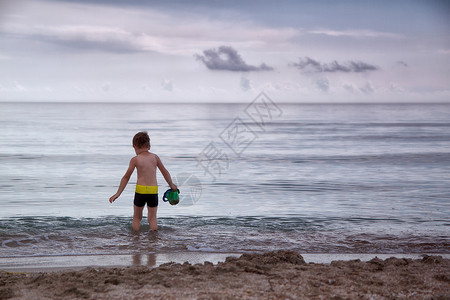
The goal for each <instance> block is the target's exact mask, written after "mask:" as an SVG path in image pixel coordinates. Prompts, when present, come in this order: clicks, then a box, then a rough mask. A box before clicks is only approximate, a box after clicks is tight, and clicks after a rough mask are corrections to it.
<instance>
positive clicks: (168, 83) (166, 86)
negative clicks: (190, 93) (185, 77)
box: [161, 79, 173, 92]
mask: <svg viewBox="0 0 450 300" xmlns="http://www.w3.org/2000/svg"><path fill="white" fill-rule="evenodd" d="M161 88H162V89H163V90H165V91H168V92H172V91H173V81H172V80H171V79H163V80H161Z"/></svg>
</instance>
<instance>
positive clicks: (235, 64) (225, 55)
mask: <svg viewBox="0 0 450 300" xmlns="http://www.w3.org/2000/svg"><path fill="white" fill-rule="evenodd" d="M195 58H196V59H197V60H199V61H201V62H203V63H204V64H205V66H206V67H207V68H208V69H210V70H225V71H234V72H249V71H272V70H273V68H272V67H269V66H268V65H266V64H265V63H262V64H261V65H260V66H259V67H256V66H251V65H247V63H246V62H245V61H244V60H243V59H242V57H241V56H240V55H239V53H238V52H237V51H236V50H235V49H234V48H232V47H230V46H221V47H219V49H215V48H214V49H208V50H204V51H203V55H198V54H196V55H195Z"/></svg>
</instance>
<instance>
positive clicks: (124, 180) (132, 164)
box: [109, 157, 136, 203]
mask: <svg viewBox="0 0 450 300" xmlns="http://www.w3.org/2000/svg"><path fill="white" fill-rule="evenodd" d="M134 168H136V157H133V158H132V159H131V160H130V165H129V166H128V170H127V171H126V172H125V175H123V177H122V180H120V185H119V188H118V190H117V193H115V194H114V195H112V196H111V198H109V202H110V203H113V202H114V201H115V200H116V199H117V198H119V196H120V194H122V192H123V190H124V189H125V187H126V186H127V184H128V181H129V180H130V177H131V174H133V171H134Z"/></svg>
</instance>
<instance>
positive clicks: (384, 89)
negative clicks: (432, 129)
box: [0, 0, 450, 103]
mask: <svg viewBox="0 0 450 300" xmlns="http://www.w3.org/2000/svg"><path fill="white" fill-rule="evenodd" d="M449 15H450V1H433V0H429V1H426V0H421V1H418V0H408V1H406V0H397V1H391V0H389V1H387V0H377V1H367V0H356V1H345V0H343V1H334V0H333V1H325V0H324V1H302V0H298V1H295V0H280V1H267V0H260V1H249V0H247V1H246V0H240V1H236V0H227V1H215V0H193V1H181V0H179V1H170V0H164V1H163V0H161V1H153V0H147V1H144V0H89V1H88V0H0V101H12V102H17V101H76V102H78V101H80V102H102V101H108V102H116V101H117V102H250V101H251V100H253V99H254V98H255V97H256V96H257V95H258V94H259V93H260V92H265V93H266V95H268V96H269V97H270V98H271V99H273V100H274V101H278V102H296V103H303V102H306V103H322V102H326V103H335V102H336V103H340V102H357V103H370V102H425V103H428V102H450V18H449V17H448V16H449Z"/></svg>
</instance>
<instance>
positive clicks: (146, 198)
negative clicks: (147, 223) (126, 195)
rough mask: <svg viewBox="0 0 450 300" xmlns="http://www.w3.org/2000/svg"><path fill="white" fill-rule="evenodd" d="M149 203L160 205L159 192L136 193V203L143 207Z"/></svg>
mask: <svg viewBox="0 0 450 300" xmlns="http://www.w3.org/2000/svg"><path fill="white" fill-rule="evenodd" d="M146 203H147V206H148V207H157V206H158V194H139V193H134V205H136V206H138V207H143V206H145V204H146Z"/></svg>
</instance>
